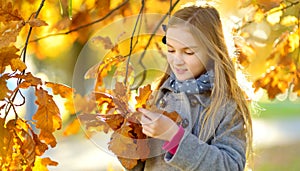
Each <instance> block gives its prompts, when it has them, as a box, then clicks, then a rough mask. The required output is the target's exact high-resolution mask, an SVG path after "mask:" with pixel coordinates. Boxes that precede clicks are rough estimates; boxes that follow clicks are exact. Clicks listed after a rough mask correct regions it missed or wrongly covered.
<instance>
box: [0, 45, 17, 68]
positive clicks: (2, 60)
mask: <svg viewBox="0 0 300 171" xmlns="http://www.w3.org/2000/svg"><path fill="white" fill-rule="evenodd" d="M18 51H19V49H17V48H16V47H15V46H12V47H6V48H1V49H0V73H3V72H4V71H5V67H6V66H9V65H10V64H11V60H12V59H18V58H20V57H19V55H17V54H16V52H18Z"/></svg>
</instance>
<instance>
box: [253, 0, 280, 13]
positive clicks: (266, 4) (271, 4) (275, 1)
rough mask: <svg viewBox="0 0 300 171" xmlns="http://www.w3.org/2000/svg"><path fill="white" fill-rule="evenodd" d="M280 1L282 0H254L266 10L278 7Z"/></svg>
mask: <svg viewBox="0 0 300 171" xmlns="http://www.w3.org/2000/svg"><path fill="white" fill-rule="evenodd" d="M281 2H282V0H256V3H257V4H258V5H259V6H260V7H262V8H263V9H265V10H266V11H269V10H270V9H272V8H275V7H278V6H279V5H280V3H281Z"/></svg>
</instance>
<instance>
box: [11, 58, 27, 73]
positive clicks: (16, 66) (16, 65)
mask: <svg viewBox="0 0 300 171" xmlns="http://www.w3.org/2000/svg"><path fill="white" fill-rule="evenodd" d="M10 66H11V69H12V70H13V71H16V70H19V71H24V70H25V69H26V68H27V66H26V64H25V63H24V62H23V61H21V60H20V58H15V59H12V60H10Z"/></svg>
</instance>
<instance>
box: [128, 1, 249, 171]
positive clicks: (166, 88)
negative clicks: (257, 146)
mask: <svg viewBox="0 0 300 171" xmlns="http://www.w3.org/2000/svg"><path fill="white" fill-rule="evenodd" d="M165 43H166V45H167V48H168V54H167V61H168V64H169V69H170V73H169V74H166V76H164V77H163V79H162V80H161V81H160V84H159V89H158V94H157V98H156V105H157V106H158V108H160V109H162V110H165V111H168V112H172V111H176V112H177V113H178V114H179V115H180V117H181V122H180V123H175V122H174V121H173V120H171V119H170V118H168V117H166V116H164V115H161V114H159V113H156V112H154V111H149V110H146V109H142V108H141V109H139V111H140V112H142V113H143V116H142V118H141V123H142V127H143V133H144V134H146V135H147V136H149V137H152V139H153V140H162V141H163V144H162V146H159V148H160V149H162V153H160V150H153V151H155V152H154V153H152V154H151V155H152V157H151V158H148V159H147V160H146V161H145V162H144V163H139V164H138V165H137V166H136V167H135V168H134V169H132V170H155V171H156V170H163V171H166V170H172V171H173V170H188V171H191V170H201V171H205V170H229V171H235V170H244V168H245V165H246V158H247V157H248V156H249V154H250V153H251V142H252V123H251V118H250V112H249V109H248V107H247V102H246V100H245V98H244V93H243V91H242V90H241V88H240V87H239V86H238V83H237V80H236V75H235V68H234V65H233V63H232V61H231V59H230V57H229V55H228V51H227V47H226V45H225V42H224V36H223V32H222V25H221V21H220V16H219V14H218V12H217V10H216V9H215V8H213V7H211V6H207V5H206V6H201V7H186V8H183V9H181V10H179V11H177V12H176V13H175V14H174V15H173V16H172V17H171V18H170V20H169V24H168V26H167V31H166V39H165ZM155 147H156V148H157V145H156V146H155ZM153 151H152V152H153ZM157 151H159V152H157Z"/></svg>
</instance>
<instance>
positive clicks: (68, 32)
mask: <svg viewBox="0 0 300 171" xmlns="http://www.w3.org/2000/svg"><path fill="white" fill-rule="evenodd" d="M128 2H129V0H125V1H124V2H122V3H121V4H120V5H119V6H117V7H116V8H114V9H112V10H111V11H110V12H109V13H107V14H106V15H105V16H103V17H102V18H99V19H97V20H95V21H92V22H90V23H87V24H84V25H82V26H79V27H76V28H74V29H71V30H69V31H66V32H62V33H54V34H48V35H46V36H43V37H39V38H36V39H34V40H31V41H30V43H31V42H37V41H39V40H42V39H46V38H48V37H53V36H60V35H66V34H70V33H72V32H75V31H78V30H80V29H83V28H86V27H89V26H91V25H94V24H96V23H99V22H101V21H103V20H105V19H106V18H108V17H109V16H110V15H111V14H113V13H114V12H115V11H117V10H119V9H120V8H121V7H123V6H124V5H126V4H127V3H128Z"/></svg>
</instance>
